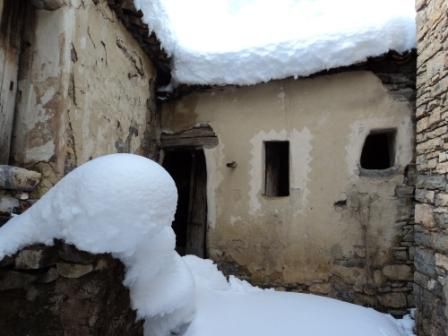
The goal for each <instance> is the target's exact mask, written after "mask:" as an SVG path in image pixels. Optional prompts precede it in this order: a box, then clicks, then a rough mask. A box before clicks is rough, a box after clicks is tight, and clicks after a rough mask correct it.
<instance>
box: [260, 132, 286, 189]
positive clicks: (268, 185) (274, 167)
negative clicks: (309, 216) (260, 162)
mask: <svg viewBox="0 0 448 336" xmlns="http://www.w3.org/2000/svg"><path fill="white" fill-rule="evenodd" d="M264 150H265V160H266V165H265V176H264V184H265V195H266V196H274V197H275V196H289V141H266V142H265V143H264Z"/></svg>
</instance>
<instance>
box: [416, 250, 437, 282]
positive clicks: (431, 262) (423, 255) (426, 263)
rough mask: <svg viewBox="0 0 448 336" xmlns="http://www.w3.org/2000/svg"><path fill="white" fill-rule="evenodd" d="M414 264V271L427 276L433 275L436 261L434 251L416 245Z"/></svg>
mask: <svg viewBox="0 0 448 336" xmlns="http://www.w3.org/2000/svg"><path fill="white" fill-rule="evenodd" d="M414 265H415V269H416V271H418V272H420V273H423V274H426V275H428V276H435V274H436V261H435V256H434V252H433V251H431V250H428V249H424V248H420V247H417V248H416V249H415V256H414Z"/></svg>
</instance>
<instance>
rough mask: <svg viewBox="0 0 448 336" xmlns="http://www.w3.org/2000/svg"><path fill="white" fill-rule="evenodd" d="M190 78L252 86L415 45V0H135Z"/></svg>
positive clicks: (180, 73)
mask: <svg viewBox="0 0 448 336" xmlns="http://www.w3.org/2000/svg"><path fill="white" fill-rule="evenodd" d="M134 3H135V5H136V7H137V8H138V9H141V10H142V12H143V13H144V17H143V19H144V21H145V22H146V23H147V24H148V25H149V27H150V28H151V29H152V30H153V31H154V32H155V33H156V35H157V37H158V38H159V40H160V41H161V43H162V47H163V48H164V49H165V50H166V52H167V53H168V54H169V55H171V56H172V57H173V64H172V66H173V70H172V75H173V79H174V81H175V82H177V83H185V84H220V85H225V84H240V85H249V84H256V83H260V82H267V81H269V80H272V79H281V78H286V77H289V76H295V77H297V76H307V75H310V74H313V73H316V72H318V71H322V70H326V69H331V68H336V67H340V66H347V65H351V64H354V63H357V62H361V61H364V60H366V58H367V57H370V56H378V55H382V54H384V53H386V52H387V51H389V50H396V51H398V52H404V51H406V50H409V49H412V48H414V47H415V43H416V25H415V8H414V6H415V4H414V0H376V1H371V0H369V1H366V0H340V1H334V0H277V1H272V0H214V1H210V0H191V1H184V0H134Z"/></svg>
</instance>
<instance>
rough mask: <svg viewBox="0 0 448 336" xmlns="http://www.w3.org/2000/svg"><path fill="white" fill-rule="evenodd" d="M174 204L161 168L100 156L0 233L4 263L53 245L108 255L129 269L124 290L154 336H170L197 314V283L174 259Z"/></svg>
mask: <svg viewBox="0 0 448 336" xmlns="http://www.w3.org/2000/svg"><path fill="white" fill-rule="evenodd" d="M176 204H177V190H176V186H175V184H174V181H173V180H172V178H171V177H170V175H169V174H168V173H167V172H166V171H165V170H164V169H163V168H162V167H161V166H159V165H158V164H157V163H155V162H153V161H151V160H148V159H146V158H143V157H141V156H137V155H131V154H112V155H107V156H103V157H100V158H98V159H95V160H92V161H89V162H87V163H85V164H84V165H82V166H81V167H79V168H77V169H75V170H74V171H72V172H71V173H69V174H68V175H67V176H65V177H64V178H63V179H62V180H61V181H60V182H59V183H57V184H56V185H55V186H54V187H53V188H52V189H51V190H50V191H48V192H47V193H46V194H45V195H44V196H43V197H42V198H41V199H40V200H39V201H38V202H37V203H36V204H34V205H33V206H32V207H31V208H30V209H28V210H27V211H26V212H24V213H23V214H22V215H20V216H16V217H13V218H12V219H11V220H10V221H8V222H7V223H6V224H5V225H4V226H3V227H1V228H0V260H1V259H2V258H3V257H4V256H5V255H10V254H13V253H15V252H17V251H18V250H19V249H20V248H22V247H25V246H27V245H31V244H35V243H44V244H47V245H51V244H53V239H63V240H65V241H66V242H67V243H71V244H74V245H75V246H76V247H77V248H79V249H81V250H85V251H89V252H92V253H106V252H110V253H112V254H113V256H114V257H116V258H118V259H120V260H121V261H122V262H123V263H124V264H125V265H126V268H127V271H126V277H125V280H124V284H125V285H126V286H127V287H129V289H130V295H131V302H132V305H133V308H134V309H136V310H137V315H138V317H140V318H145V319H146V321H147V322H148V323H147V324H148V325H150V326H151V328H148V330H150V329H151V331H152V332H153V335H167V334H168V333H169V331H170V330H176V329H178V328H182V326H183V325H185V324H188V323H189V322H190V321H191V319H192V317H193V314H194V306H193V303H192V301H193V300H192V299H193V295H194V282H193V278H192V276H191V273H190V271H189V269H188V268H187V267H186V266H185V264H184V262H183V260H182V258H181V257H180V256H179V255H178V254H177V253H176V252H175V251H174V247H175V235H174V232H173V230H172V229H171V222H172V220H173V218H174V213H175V210H176ZM168 289H169V290H168ZM148 332H149V331H148Z"/></svg>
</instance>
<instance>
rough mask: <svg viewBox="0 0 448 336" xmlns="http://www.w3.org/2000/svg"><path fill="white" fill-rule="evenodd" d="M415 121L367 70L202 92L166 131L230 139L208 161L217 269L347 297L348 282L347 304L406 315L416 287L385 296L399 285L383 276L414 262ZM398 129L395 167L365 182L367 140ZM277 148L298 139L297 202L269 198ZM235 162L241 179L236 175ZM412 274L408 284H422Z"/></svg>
mask: <svg viewBox="0 0 448 336" xmlns="http://www.w3.org/2000/svg"><path fill="white" fill-rule="evenodd" d="M412 112H413V110H412V107H411V104H410V103H408V102H406V101H403V100H401V101H399V100H396V99H394V97H393V96H392V95H391V94H390V93H389V92H388V90H387V89H386V87H385V86H384V85H383V84H382V82H381V81H380V80H379V79H378V77H376V75H374V74H373V73H371V72H367V71H357V72H346V73H340V74H333V75H327V76H319V77H316V78H314V79H302V80H292V79H291V80H284V81H276V82H271V83H268V84H263V85H257V86H252V87H241V88H235V87H226V88H214V89H210V90H207V91H205V92H198V93H192V94H190V95H188V96H185V97H183V98H182V99H181V100H179V101H176V102H172V103H169V104H166V105H165V106H164V108H163V111H162V125H163V128H165V129H167V130H170V131H180V130H182V129H187V128H190V127H192V126H194V125H195V124H198V123H208V124H210V125H211V127H212V128H213V129H214V131H215V132H216V134H217V136H218V139H219V145H218V146H217V147H216V148H214V149H208V150H206V151H205V154H206V162H207V174H208V183H209V185H208V211H209V214H208V221H209V232H208V247H209V254H210V256H211V257H212V258H213V259H215V260H217V261H219V262H222V263H227V262H230V263H232V264H236V265H238V267H240V268H241V269H243V270H245V272H246V273H247V274H249V277H250V278H251V280H252V281H255V282H258V283H260V284H267V285H278V286H284V287H288V288H289V287H290V288H296V289H301V288H302V289H303V288H305V289H306V290H310V291H315V292H322V293H325V294H330V295H333V296H339V297H341V295H343V294H340V293H339V294H338V289H337V288H336V287H337V284H338V279H343V281H342V282H343V283H345V284H349V286H348V288H347V290H346V292H347V297H343V298H345V299H347V300H351V301H358V302H361V303H364V304H372V305H376V306H378V305H379V306H383V307H388V308H391V307H392V308H397V309H398V308H403V307H405V306H409V305H411V304H412V302H411V301H412V299H411V298H410V297H407V295H408V294H409V292H410V288H407V289H405V290H403V291H402V292H401V293H400V294H399V295H396V294H395V293H393V294H390V295H394V297H391V296H388V297H384V298H382V297H381V295H379V296H376V297H375V298H373V294H378V293H377V292H376V291H377V289H378V288H383V289H384V288H386V287H387V286H388V285H389V284H387V282H388V280H387V277H385V276H384V271H383V267H384V266H385V265H387V264H394V263H395V262H396V261H395V259H394V250H395V249H397V248H400V249H401V251H404V255H405V256H406V253H407V248H406V247H397V246H398V245H399V241H400V239H401V236H402V229H403V226H404V225H406V224H408V222H406V221H407V220H408V219H409V217H410V216H412V211H411V209H412V207H411V204H410V201H409V202H408V201H407V200H406V201H403V200H401V199H399V198H398V197H397V196H396V189H397V188H399V187H400V186H402V185H403V184H404V183H405V176H404V175H405V169H406V167H407V166H408V165H409V164H410V163H411V162H412V159H413V149H412V146H413V124H412V120H411V116H412ZM389 128H396V130H397V136H396V153H397V154H396V158H395V166H394V168H393V169H391V170H390V171H389V172H388V173H386V174H385V176H383V177H379V176H362V175H361V174H360V168H359V158H360V154H361V149H362V145H363V142H364V139H365V138H366V136H367V135H368V134H369V132H370V131H371V130H375V129H389ZM266 140H289V141H290V158H291V160H290V196H289V197H274V198H273V197H266V196H265V195H264V194H263V179H264V178H263V174H264V173H263V170H264V162H263V160H264V159H263V157H264V154H263V141H266ZM232 161H236V163H237V167H236V168H234V169H232V168H229V167H227V166H226V163H228V162H232ZM411 194H412V188H411ZM408 196H409V195H408ZM336 202H339V203H338V204H340V205H335V203H336ZM409 245H411V243H409ZM404 259H407V257H405V258H404ZM401 263H404V264H406V263H410V262H409V261H408V260H403V261H401ZM405 267H407V268H409V267H410V266H405ZM408 273H409V274H407V275H406V276H405V277H406V279H402V280H406V281H410V280H412V279H411V278H412V275H411V273H410V272H408ZM386 284H387V285H386ZM401 285H403V286H405V287H406V286H408V284H407V283H406V284H405V283H402V284H401ZM408 287H409V286H408ZM367 288H373V289H372V290H370V291H369V289H367ZM342 292H343V291H342ZM353 292H356V293H357V294H353ZM386 292H388V290H385V293H386ZM406 293H407V294H406ZM353 295H354V296H353ZM385 295H389V294H387V293H386V294H385ZM396 297H399V299H398V300H395V298H396ZM392 301H393V302H394V303H392V304H389V303H390V302H392ZM378 302H380V304H378Z"/></svg>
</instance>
